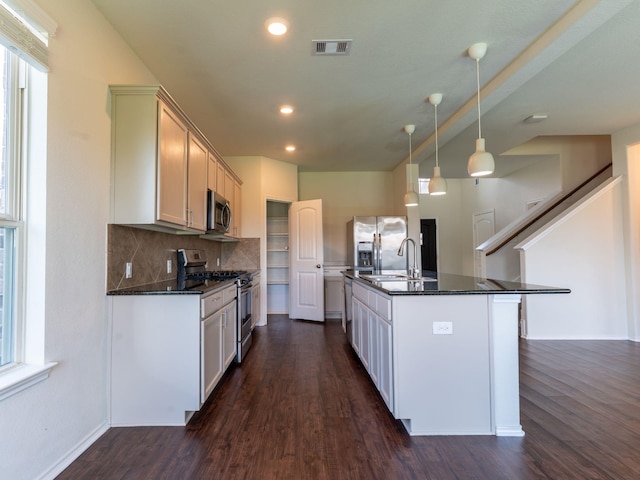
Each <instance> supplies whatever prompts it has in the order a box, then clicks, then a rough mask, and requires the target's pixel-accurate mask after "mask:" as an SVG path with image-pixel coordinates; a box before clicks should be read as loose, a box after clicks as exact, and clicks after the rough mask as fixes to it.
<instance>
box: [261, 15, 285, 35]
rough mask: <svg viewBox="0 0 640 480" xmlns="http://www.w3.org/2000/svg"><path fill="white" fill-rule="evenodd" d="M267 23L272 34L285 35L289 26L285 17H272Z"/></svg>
mask: <svg viewBox="0 0 640 480" xmlns="http://www.w3.org/2000/svg"><path fill="white" fill-rule="evenodd" d="M265 25H266V26H267V30H268V31H269V33H270V34H271V35H284V34H285V33H287V28H289V24H288V23H287V21H286V20H285V19H284V18H277V17H274V18H270V19H269V20H267V21H266V22H265Z"/></svg>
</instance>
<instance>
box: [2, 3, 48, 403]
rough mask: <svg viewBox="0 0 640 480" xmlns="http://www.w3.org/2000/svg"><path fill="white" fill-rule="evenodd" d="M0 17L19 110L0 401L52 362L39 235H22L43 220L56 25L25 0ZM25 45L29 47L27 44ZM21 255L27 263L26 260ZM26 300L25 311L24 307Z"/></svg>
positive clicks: (41, 375)
mask: <svg viewBox="0 0 640 480" xmlns="http://www.w3.org/2000/svg"><path fill="white" fill-rule="evenodd" d="M7 6H8V7H9V8H11V9H13V12H12V15H14V16H15V19H17V22H16V21H14V20H13V19H11V18H8V17H7V10H6V7H7ZM0 17H2V19H3V23H2V28H0V43H2V44H4V45H5V46H7V47H8V48H9V49H10V50H11V51H12V52H13V53H14V54H15V55H16V56H18V57H20V59H21V60H20V61H19V64H20V65H21V68H19V69H18V77H17V80H18V84H19V85H18V86H19V88H18V89H17V92H18V98H17V99H16V102H14V106H15V107H16V108H18V107H20V112H21V114H22V115H21V120H20V125H19V127H20V128H18V129H16V130H15V131H12V132H11V134H12V135H13V136H12V138H11V143H12V144H14V145H15V147H14V148H16V149H17V150H16V151H15V153H16V154H18V155H19V157H18V159H19V162H18V163H16V167H17V168H16V169H15V170H14V172H13V173H14V174H15V176H14V177H13V178H12V179H11V181H13V182H14V186H17V187H21V188H18V189H14V191H13V193H14V196H13V197H12V198H11V202H12V205H11V211H10V213H11V215H7V216H1V218H0V226H9V227H11V228H14V229H15V230H14V232H15V233H14V235H13V237H14V276H15V277H14V278H15V282H14V290H13V294H14V295H13V299H14V301H13V307H14V311H13V313H14V337H15V343H14V352H13V354H14V357H13V359H14V361H13V362H12V363H11V364H10V365H7V366H4V367H1V368H0V401H1V400H3V399H5V398H7V397H9V396H11V395H14V394H16V393H18V392H20V391H22V390H24V389H25V388H28V387H29V386H31V385H34V384H36V383H38V382H40V381H42V380H44V379H46V378H47V377H48V376H49V372H50V371H51V369H52V368H53V367H54V366H55V365H56V362H47V361H46V360H45V349H44V331H45V330H44V309H43V299H44V292H43V279H42V275H39V274H42V273H44V272H43V271H42V270H41V269H42V268H43V267H42V265H43V264H44V262H40V260H43V258H44V256H45V255H46V253H45V252H44V246H45V244H44V241H45V238H41V237H42V235H35V236H31V235H29V237H31V238H30V239H28V232H29V231H30V229H35V230H36V231H38V230H42V229H43V227H44V226H45V224H46V217H43V215H44V214H43V213H42V210H43V208H42V207H43V206H44V204H45V202H44V197H43V196H42V195H43V194H42V192H44V191H45V190H46V188H45V187H46V103H47V102H46V91H47V87H46V84H47V80H46V74H44V73H41V72H46V71H47V70H48V65H47V51H46V50H47V45H46V44H47V37H48V36H49V35H53V34H55V30H56V29H57V25H56V24H55V22H53V20H51V19H50V18H49V17H48V16H47V15H46V13H44V12H43V11H42V10H40V8H39V7H38V6H37V5H36V4H35V3H33V2H32V1H31V0H0ZM9 23H11V25H9ZM43 25H44V27H45V28H42V27H43ZM34 31H36V34H37V35H38V36H39V38H40V39H41V40H42V42H40V43H38V46H37V49H36V50H35V51H34V50H31V49H30V48H27V49H26V50H25V49H22V47H23V43H22V42H24V38H25V36H29V35H30V33H29V32H34ZM14 34H15V35H14ZM25 45H33V42H26V43H25ZM26 63H28V64H29V65H27V64H26ZM35 69H37V70H39V71H36V70H35ZM34 160H36V161H34ZM7 181H9V180H7ZM34 187H35V188H34ZM34 199H36V200H37V201H35V202H34V201H33V200H34ZM7 200H8V201H9V199H7ZM30 203H31V204H32V205H31V207H30V208H29V204H30ZM39 233H40V232H39ZM27 251H28V252H29V255H27ZM27 257H28V258H29V260H30V261H31V264H27ZM34 273H35V274H34ZM34 287H35V288H34ZM27 302H28V306H29V309H27V308H26V307H27Z"/></svg>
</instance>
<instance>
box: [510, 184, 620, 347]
mask: <svg viewBox="0 0 640 480" xmlns="http://www.w3.org/2000/svg"><path fill="white" fill-rule="evenodd" d="M621 184H622V181H621V179H620V178H618V179H610V180H609V182H608V183H607V184H606V185H603V186H601V187H599V188H598V189H596V190H595V191H594V192H592V193H591V194H589V195H588V196H587V197H586V198H585V199H583V200H581V201H580V202H579V203H578V204H576V205H574V206H572V207H571V208H569V210H567V211H566V212H564V213H563V214H561V215H560V216H559V217H557V218H556V219H555V220H553V221H551V222H550V223H549V224H548V225H547V226H545V227H544V228H543V229H541V230H540V231H538V232H537V233H536V234H535V235H532V236H531V237H529V238H528V239H525V240H524V241H523V242H522V243H521V244H519V245H517V246H516V248H521V250H522V251H521V274H522V280H523V281H524V282H525V283H530V284H537V285H553V286H558V287H567V288H570V289H571V293H570V294H568V295H565V294H563V295H527V296H526V309H525V311H526V329H525V331H526V337H527V338H530V339H626V338H627V312H626V290H625V283H626V282H625V258H624V238H623V228H622V188H621Z"/></svg>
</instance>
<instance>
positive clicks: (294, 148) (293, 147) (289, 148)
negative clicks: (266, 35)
mask: <svg viewBox="0 0 640 480" xmlns="http://www.w3.org/2000/svg"><path fill="white" fill-rule="evenodd" d="M284 149H285V150H286V151H287V152H295V151H296V147H295V145H287V146H286V147H284Z"/></svg>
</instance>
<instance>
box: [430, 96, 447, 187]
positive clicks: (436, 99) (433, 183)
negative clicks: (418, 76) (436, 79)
mask: <svg viewBox="0 0 640 480" xmlns="http://www.w3.org/2000/svg"><path fill="white" fill-rule="evenodd" d="M441 101H442V94H441V93H433V94H431V95H429V103H430V104H431V105H433V106H434V107H435V112H436V113H435V119H436V166H435V167H434V168H433V177H431V180H429V195H444V194H445V193H447V181H446V180H445V179H444V178H442V176H441V175H440V164H439V163H438V105H440V102H441Z"/></svg>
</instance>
